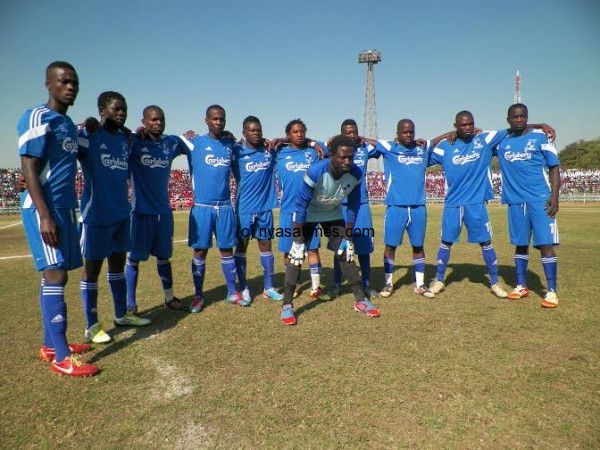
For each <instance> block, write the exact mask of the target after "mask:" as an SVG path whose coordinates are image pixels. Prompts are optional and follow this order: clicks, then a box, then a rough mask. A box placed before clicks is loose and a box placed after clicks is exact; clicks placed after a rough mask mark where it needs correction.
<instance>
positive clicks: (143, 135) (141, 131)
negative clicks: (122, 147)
mask: <svg viewBox="0 0 600 450" xmlns="http://www.w3.org/2000/svg"><path fill="white" fill-rule="evenodd" d="M135 134H137V135H138V136H139V138H140V139H141V140H142V141H147V140H149V139H150V133H148V130H147V129H146V127H141V126H140V127H137V128H136V129H135Z"/></svg>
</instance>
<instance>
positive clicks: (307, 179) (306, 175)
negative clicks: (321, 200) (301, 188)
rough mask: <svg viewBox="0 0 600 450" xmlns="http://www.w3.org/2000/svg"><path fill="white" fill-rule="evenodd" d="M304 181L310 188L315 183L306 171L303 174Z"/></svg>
mask: <svg viewBox="0 0 600 450" xmlns="http://www.w3.org/2000/svg"><path fill="white" fill-rule="evenodd" d="M304 182H305V183H306V184H308V185H309V186H310V187H311V188H314V187H315V186H316V185H317V183H315V182H314V181H313V180H312V179H311V178H310V177H309V176H308V173H305V174H304Z"/></svg>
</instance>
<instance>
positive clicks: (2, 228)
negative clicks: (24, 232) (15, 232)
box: [0, 222, 23, 230]
mask: <svg viewBox="0 0 600 450" xmlns="http://www.w3.org/2000/svg"><path fill="white" fill-rule="evenodd" d="M22 223H23V222H17V223H12V224H10V225H6V226H4V227H0V230H4V229H5V228H10V227H16V226H17V225H21V224H22Z"/></svg>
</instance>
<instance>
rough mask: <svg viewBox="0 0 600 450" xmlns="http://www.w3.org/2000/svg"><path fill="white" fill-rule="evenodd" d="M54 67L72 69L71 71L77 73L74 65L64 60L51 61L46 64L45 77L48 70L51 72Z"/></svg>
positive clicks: (48, 73)
mask: <svg viewBox="0 0 600 450" xmlns="http://www.w3.org/2000/svg"><path fill="white" fill-rule="evenodd" d="M54 69H66V70H72V71H73V72H75V73H77V71H76V70H75V67H73V66H72V65H71V64H69V63H68V62H66V61H52V62H51V63H50V64H48V67H46V77H48V75H50V72H52V71H53V70H54Z"/></svg>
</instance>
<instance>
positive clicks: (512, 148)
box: [494, 130, 560, 204]
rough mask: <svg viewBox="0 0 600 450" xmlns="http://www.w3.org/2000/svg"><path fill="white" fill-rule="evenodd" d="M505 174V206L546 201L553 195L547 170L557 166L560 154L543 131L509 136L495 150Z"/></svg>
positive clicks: (503, 180)
mask: <svg viewBox="0 0 600 450" xmlns="http://www.w3.org/2000/svg"><path fill="white" fill-rule="evenodd" d="M494 152H495V154H496V156H498V162H499V163H500V170H501V171H502V203H508V204H520V203H532V202H539V201H545V200H547V199H548V197H549V196H550V180H549V179H548V168H549V167H554V166H558V165H559V164H560V161H559V159H558V153H557V152H556V148H555V147H554V144H553V143H552V142H548V138H547V137H546V135H545V134H544V132H543V131H541V130H530V131H529V132H528V133H524V134H522V135H521V136H512V135H510V134H509V135H508V136H507V137H506V138H505V139H504V140H503V141H502V142H500V144H498V145H497V146H496V149H495V150H494Z"/></svg>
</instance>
